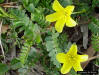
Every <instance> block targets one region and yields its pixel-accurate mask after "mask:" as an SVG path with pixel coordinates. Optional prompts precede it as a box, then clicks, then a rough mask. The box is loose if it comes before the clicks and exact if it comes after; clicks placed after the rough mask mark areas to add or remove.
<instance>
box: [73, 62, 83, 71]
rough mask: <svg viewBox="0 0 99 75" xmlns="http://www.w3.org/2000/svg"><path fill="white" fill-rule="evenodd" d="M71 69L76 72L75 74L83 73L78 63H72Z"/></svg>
mask: <svg viewBox="0 0 99 75" xmlns="http://www.w3.org/2000/svg"><path fill="white" fill-rule="evenodd" d="M73 68H74V70H75V71H76V72H77V71H83V69H82V67H81V64H80V62H76V63H74V64H73Z"/></svg>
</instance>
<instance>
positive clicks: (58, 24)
mask: <svg viewBox="0 0 99 75" xmlns="http://www.w3.org/2000/svg"><path fill="white" fill-rule="evenodd" d="M64 24H65V19H64V18H60V19H58V20H57V21H56V24H55V29H56V31H57V32H59V33H61V32H62V30H63V27H64Z"/></svg>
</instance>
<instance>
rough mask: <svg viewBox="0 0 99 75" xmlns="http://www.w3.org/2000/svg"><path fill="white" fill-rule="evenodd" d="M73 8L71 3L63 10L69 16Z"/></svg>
mask: <svg viewBox="0 0 99 75" xmlns="http://www.w3.org/2000/svg"><path fill="white" fill-rule="evenodd" d="M73 10H74V6H73V5H68V6H67V7H66V8H65V12H66V13H67V14H68V15H69V16H70V15H71V14H72V12H73Z"/></svg>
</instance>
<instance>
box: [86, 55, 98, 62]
mask: <svg viewBox="0 0 99 75" xmlns="http://www.w3.org/2000/svg"><path fill="white" fill-rule="evenodd" d="M96 58H99V55H96V56H93V57H91V58H89V59H88V60H87V61H91V60H93V59H96Z"/></svg>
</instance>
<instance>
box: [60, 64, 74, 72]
mask: <svg viewBox="0 0 99 75" xmlns="http://www.w3.org/2000/svg"><path fill="white" fill-rule="evenodd" d="M71 68H72V65H71V64H70V63H68V62H66V63H64V64H63V66H62V68H61V73H62V74H66V73H68V72H69V71H70V69H71Z"/></svg>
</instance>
